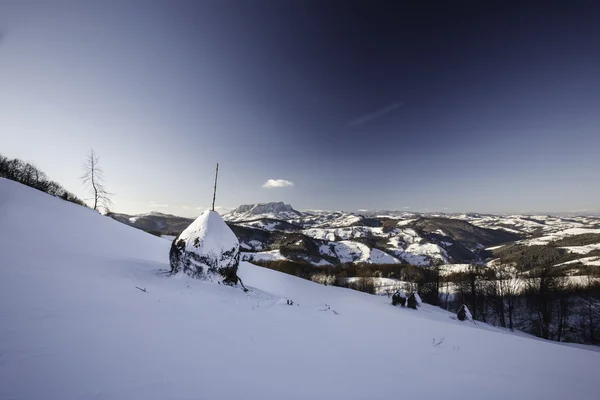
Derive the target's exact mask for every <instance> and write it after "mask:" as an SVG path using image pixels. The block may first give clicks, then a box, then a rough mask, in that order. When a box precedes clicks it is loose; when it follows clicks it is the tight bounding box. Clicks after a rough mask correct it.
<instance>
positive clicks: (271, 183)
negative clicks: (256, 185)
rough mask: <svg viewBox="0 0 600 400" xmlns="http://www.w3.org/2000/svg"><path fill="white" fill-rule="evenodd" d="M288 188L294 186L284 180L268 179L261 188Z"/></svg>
mask: <svg viewBox="0 0 600 400" xmlns="http://www.w3.org/2000/svg"><path fill="white" fill-rule="evenodd" d="M290 186H294V182H290V181H286V180H285V179H269V180H268V181H266V182H265V183H264V184H263V185H262V187H264V188H267V189H273V188H283V187H290Z"/></svg>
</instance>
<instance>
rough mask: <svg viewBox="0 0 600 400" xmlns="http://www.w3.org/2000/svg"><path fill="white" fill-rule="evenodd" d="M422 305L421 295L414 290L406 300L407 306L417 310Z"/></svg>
mask: <svg viewBox="0 0 600 400" xmlns="http://www.w3.org/2000/svg"><path fill="white" fill-rule="evenodd" d="M420 305H421V297H420V296H419V294H418V293H417V292H412V293H411V294H410V296H408V299H407V300H406V306H407V307H408V308H412V309H413V310H416V309H417V308H418V307H419V306H420Z"/></svg>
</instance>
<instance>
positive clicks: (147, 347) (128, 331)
mask: <svg viewBox="0 0 600 400" xmlns="http://www.w3.org/2000/svg"><path fill="white" fill-rule="evenodd" d="M24 221H26V222H25V223H24ZM168 250H169V242H168V241H165V240H162V239H160V238H157V237H154V236H151V235H149V234H146V233H144V232H141V231H139V230H136V229H134V228H131V227H127V226H125V225H123V224H120V223H118V222H115V221H113V220H111V219H109V218H106V217H102V216H100V215H98V214H96V213H94V212H92V211H90V210H88V209H85V208H81V207H78V206H75V205H72V204H70V203H66V202H64V201H62V200H60V199H55V198H52V197H50V196H48V195H45V194H43V193H41V192H38V191H35V190H33V189H29V188H26V187H24V186H21V185H19V184H16V183H13V182H9V181H6V180H4V179H0V398H2V399H4V398H6V399H8V398H22V399H36V398H52V399H55V398H56V399H59V398H60V399H100V398H102V399H144V400H149V399H167V398H168V399H199V398H206V399H232V398H244V399H248V400H254V399H256V400H259V399H260V400H265V399H306V398H313V399H338V398H344V399H383V398H390V397H393V396H396V395H398V394H399V393H400V394H402V395H403V396H409V397H418V398H423V399H429V398H462V397H464V396H465V394H466V393H467V394H470V395H472V396H474V397H477V398H486V399H506V398H511V399H530V398H543V399H545V400H547V399H559V398H571V397H576V398H577V399H595V398H596V396H597V392H598V390H600V382H598V380H597V378H596V374H597V366H598V363H599V362H600V354H599V353H595V352H590V351H585V350H580V349H575V348H571V347H566V346H560V345H557V344H554V343H550V342H545V341H541V340H533V339H529V338H523V337H519V336H516V335H512V334H505V333H499V331H498V330H495V329H493V328H490V327H488V326H486V325H485V324H480V323H478V324H477V325H473V324H464V323H459V322H457V321H454V320H451V319H450V318H448V316H449V314H447V313H445V312H444V311H442V310H439V309H436V308H433V307H428V306H424V307H423V308H422V309H421V310H419V311H411V310H407V309H400V308H395V307H392V306H391V305H389V304H387V303H388V299H387V298H383V297H377V296H370V295H367V294H364V293H359V292H354V291H351V290H347V289H342V288H335V287H329V286H323V285H318V284H315V283H312V282H309V281H305V280H301V279H299V278H296V277H293V276H289V275H284V274H280V273H277V272H275V271H271V270H267V269H262V268H259V267H255V266H253V265H251V264H248V263H242V264H241V265H240V270H239V274H240V276H241V277H242V279H243V280H244V283H245V284H246V285H247V286H249V287H251V288H252V289H251V291H250V292H249V293H244V292H242V291H241V290H239V289H236V288H230V287H226V286H223V285H215V284H210V283H205V282H202V281H199V280H194V279H191V278H189V277H187V276H185V275H180V276H177V277H165V276H164V275H163V274H161V271H163V270H166V269H168V268H169V265H168ZM136 286H137V287H140V288H145V289H146V292H142V291H140V290H138V289H136V288H135V287H136ZM288 298H289V299H292V300H293V301H294V306H288V305H287V304H286V303H287V302H286V299H288ZM333 311H335V313H334V312H333ZM442 338H443V339H444V340H443V341H442V342H441V343H440V344H439V345H438V346H435V345H432V341H433V340H435V341H436V343H437V342H439V341H440V340H441V339H442ZM564 365H568V368H561V367H560V366H564ZM375 382H376V384H375Z"/></svg>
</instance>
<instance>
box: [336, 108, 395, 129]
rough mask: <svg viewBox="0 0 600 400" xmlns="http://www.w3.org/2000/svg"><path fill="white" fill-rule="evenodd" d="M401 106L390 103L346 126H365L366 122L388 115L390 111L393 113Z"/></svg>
mask: <svg viewBox="0 0 600 400" xmlns="http://www.w3.org/2000/svg"><path fill="white" fill-rule="evenodd" d="M401 105H402V103H392V104H390V105H388V106H385V107H383V108H381V109H379V110H377V111H375V112H372V113H370V114H366V115H363V116H362V117H360V118H357V119H355V120H353V121H350V122H348V126H360V125H363V124H366V123H367V122H369V121H372V120H374V119H375V118H379V117H381V116H382V115H384V114H387V113H389V112H390V111H394V110H395V109H396V108H398V107H400V106H401Z"/></svg>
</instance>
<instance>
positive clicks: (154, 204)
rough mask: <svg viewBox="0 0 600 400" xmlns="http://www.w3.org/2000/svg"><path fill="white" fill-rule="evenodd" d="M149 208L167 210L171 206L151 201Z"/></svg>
mask: <svg viewBox="0 0 600 400" xmlns="http://www.w3.org/2000/svg"><path fill="white" fill-rule="evenodd" d="M148 207H155V208H165V207H169V205H168V204H157V203H155V202H154V201H151V202H150V203H149V204H148Z"/></svg>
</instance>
